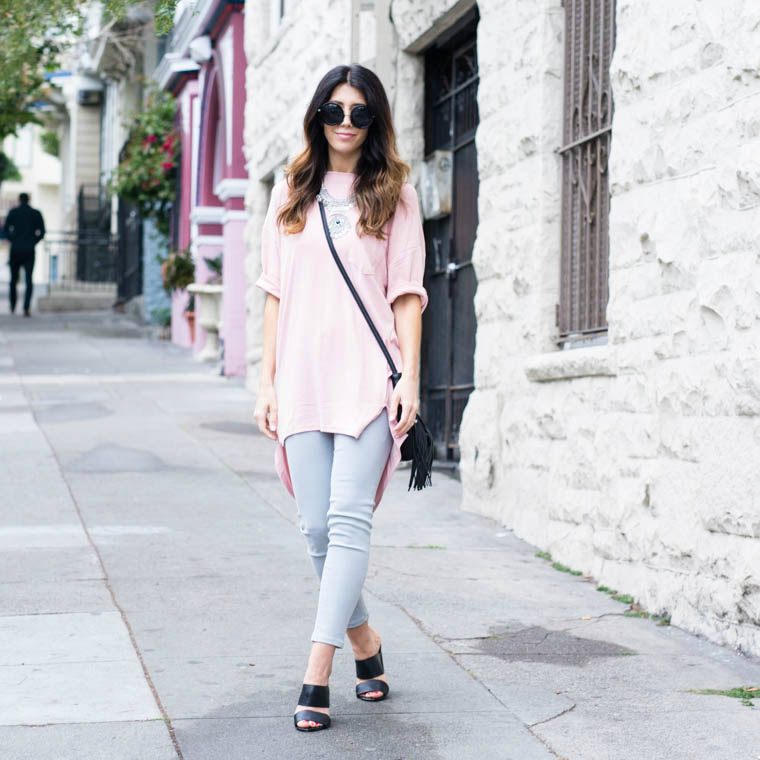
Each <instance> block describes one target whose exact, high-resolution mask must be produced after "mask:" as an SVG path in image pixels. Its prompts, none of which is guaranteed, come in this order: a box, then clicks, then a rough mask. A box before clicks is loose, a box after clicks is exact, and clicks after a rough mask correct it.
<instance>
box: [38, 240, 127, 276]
mask: <svg viewBox="0 0 760 760" xmlns="http://www.w3.org/2000/svg"><path fill="white" fill-rule="evenodd" d="M117 249H118V244H117V238H116V236H115V235H111V234H110V233H108V232H99V231H78V232H49V233H47V234H46V235H45V251H46V253H47V257H48V273H49V274H48V277H49V282H50V287H51V290H110V289H112V288H113V285H114V283H115V282H116V256H117Z"/></svg>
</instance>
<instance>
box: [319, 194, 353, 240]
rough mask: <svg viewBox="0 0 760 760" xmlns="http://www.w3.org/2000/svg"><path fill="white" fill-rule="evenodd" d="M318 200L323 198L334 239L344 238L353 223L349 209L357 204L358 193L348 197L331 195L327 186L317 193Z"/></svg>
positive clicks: (328, 223)
mask: <svg viewBox="0 0 760 760" xmlns="http://www.w3.org/2000/svg"><path fill="white" fill-rule="evenodd" d="M317 200H321V201H322V204H323V205H324V207H325V213H326V214H327V227H328V229H329V230H330V235H331V236H332V238H333V240H336V239H337V238H342V237H343V236H344V235H346V234H348V230H349V226H350V224H351V222H350V220H349V218H348V213H347V212H348V209H350V208H352V207H353V206H355V205H356V193H351V195H349V196H348V198H336V197H335V196H334V195H331V194H330V193H329V192H328V191H327V188H326V187H324V185H323V186H322V189H321V190H320V192H319V193H318V195H317Z"/></svg>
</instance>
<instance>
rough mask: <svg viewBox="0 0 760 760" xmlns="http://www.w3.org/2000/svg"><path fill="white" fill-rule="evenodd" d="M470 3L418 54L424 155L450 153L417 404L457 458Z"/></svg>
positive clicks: (433, 235)
mask: <svg viewBox="0 0 760 760" xmlns="http://www.w3.org/2000/svg"><path fill="white" fill-rule="evenodd" d="M478 20H479V14H478V10H477V6H476V7H475V8H473V9H472V10H471V11H470V12H468V14H467V15H466V16H465V17H464V18H463V19H461V21H460V22H459V23H457V24H456V25H455V27H453V28H452V29H450V30H448V31H447V32H446V33H445V34H444V35H442V36H441V37H439V38H438V39H437V40H436V42H435V43H433V46H432V47H431V48H430V49H428V50H427V51H426V53H425V155H426V157H430V156H431V154H432V153H433V151H436V150H445V151H451V160H452V164H453V183H452V198H451V213H450V214H447V215H446V216H443V217H441V218H438V219H433V220H429V221H426V222H425V223H424V228H425V240H426V246H427V256H426V264H425V282H424V284H425V288H426V290H427V292H428V296H429V302H428V308H427V309H426V313H425V318H424V319H423V322H422V361H421V407H422V414H423V416H424V418H425V420H426V422H427V423H428V425H429V427H430V429H431V431H432V433H433V436H434V438H435V443H436V458H437V459H438V460H444V461H450V462H458V461H459V424H460V422H461V420H462V413H463V412H464V407H465V405H466V404H467V399H468V398H469V396H470V393H471V392H472V390H473V388H474V384H473V380H474V374H473V355H474V352H475V305H474V300H473V299H474V296H475V288H476V285H477V283H476V280H475V271H474V268H473V266H472V247H473V243H474V242H475V232H476V230H477V227H478V162H477V155H476V151H475V131H476V129H477V127H478V120H479V117H478V100H477V94H478V79H479V77H478V58H477V45H476V29H477V24H478Z"/></svg>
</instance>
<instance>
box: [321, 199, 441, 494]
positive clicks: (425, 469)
mask: <svg viewBox="0 0 760 760" xmlns="http://www.w3.org/2000/svg"><path fill="white" fill-rule="evenodd" d="M317 201H318V202H319V213H320V214H321V216H322V226H323V227H324V229H325V237H326V238H327V244H328V245H329V246H330V251H331V252H332V255H333V258H334V259H335V263H336V264H337V265H338V269H339V270H340V273H341V274H342V275H343V279H344V280H345V281H346V285H348V289H349V290H350V291H351V295H352V296H353V297H354V300H355V301H356V303H357V305H358V306H359V309H360V310H361V313H362V314H363V315H364V319H366V320H367V324H368V325H369V329H370V330H372V334H373V335H374V336H375V340H376V341H377V344H378V346H380V350H381V351H382V352H383V354H384V355H385V358H386V360H387V362H388V366H389V367H390V368H391V382H392V383H393V387H394V388H395V387H396V383H397V382H398V381H399V380H400V379H401V373H400V372H399V371H398V370H397V369H396V365H395V364H394V363H393V359H392V358H391V355H390V353H389V351H388V349H387V347H386V345H385V343H384V342H383V339H382V338H381V337H380V333H378V331H377V328H376V327H375V325H374V323H373V322H372V318H371V317H370V315H369V314H368V313H367V310H366V309H365V308H364V304H363V303H362V299H361V298H360V297H359V294H358V293H357V292H356V288H354V284H353V283H352V282H351V278H350V277H349V276H348V273H347V272H346V270H345V269H344V268H343V264H342V262H341V260H340V257H339V256H338V252H337V251H336V250H335V245H334V244H333V241H332V237H331V235H330V228H329V227H328V225H327V216H326V214H325V207H324V206H323V205H322V199H321V198H319V197H317ZM400 416H401V405H399V417H400ZM396 421H398V419H397V420H396ZM401 460H402V461H411V463H412V466H411V474H410V476H409V488H407V490H408V491H409V490H411V488H412V486H414V489H415V490H416V491H420V490H421V489H423V488H425V486H429V485H432V479H431V473H432V470H433V436H432V434H431V433H430V431H429V430H428V427H427V425H426V424H425V423H424V422H423V420H422V417H420V415H419V414H418V415H417V416H416V417H415V420H414V425H412V427H411V428H410V429H409V433H408V435H407V437H406V440H405V441H404V442H403V443H402V444H401Z"/></svg>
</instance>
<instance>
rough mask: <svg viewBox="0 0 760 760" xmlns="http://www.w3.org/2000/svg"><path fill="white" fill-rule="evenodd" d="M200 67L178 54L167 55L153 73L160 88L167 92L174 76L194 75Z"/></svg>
mask: <svg viewBox="0 0 760 760" xmlns="http://www.w3.org/2000/svg"><path fill="white" fill-rule="evenodd" d="M199 69H200V66H199V65H198V64H197V63H196V62H195V61H193V60H192V59H191V58H181V57H180V56H179V55H178V54H177V53H166V55H164V57H163V58H162V59H161V61H160V63H159V64H158V67H157V68H156V70H155V72H154V73H153V78H154V79H155V80H156V81H157V82H158V86H159V87H160V88H161V89H162V90H165V89H166V87H167V86H168V84H169V80H170V79H171V78H172V76H173V75H174V74H182V73H192V72H195V71H198V70H199Z"/></svg>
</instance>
